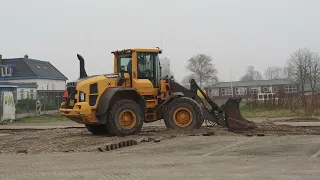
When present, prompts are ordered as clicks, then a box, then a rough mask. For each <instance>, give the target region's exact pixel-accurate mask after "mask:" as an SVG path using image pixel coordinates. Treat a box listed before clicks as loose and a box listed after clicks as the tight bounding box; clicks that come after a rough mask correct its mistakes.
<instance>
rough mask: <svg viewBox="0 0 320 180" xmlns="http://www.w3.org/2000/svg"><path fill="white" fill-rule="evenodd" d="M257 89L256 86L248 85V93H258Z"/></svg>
mask: <svg viewBox="0 0 320 180" xmlns="http://www.w3.org/2000/svg"><path fill="white" fill-rule="evenodd" d="M258 92H259V90H258V87H250V89H249V93H250V94H258Z"/></svg>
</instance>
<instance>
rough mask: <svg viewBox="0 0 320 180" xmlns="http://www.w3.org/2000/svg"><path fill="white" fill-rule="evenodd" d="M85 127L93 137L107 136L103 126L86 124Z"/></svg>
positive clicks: (106, 130)
mask: <svg viewBox="0 0 320 180" xmlns="http://www.w3.org/2000/svg"><path fill="white" fill-rule="evenodd" d="M85 126H86V128H87V129H88V131H89V132H91V133H92V134H94V135H103V134H109V133H108V129H107V128H106V126H105V125H104V124H86V125H85Z"/></svg>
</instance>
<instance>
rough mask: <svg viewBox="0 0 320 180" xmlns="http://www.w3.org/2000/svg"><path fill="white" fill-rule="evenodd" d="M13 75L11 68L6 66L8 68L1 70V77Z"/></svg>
mask: <svg viewBox="0 0 320 180" xmlns="http://www.w3.org/2000/svg"><path fill="white" fill-rule="evenodd" d="M11 74H12V70H11V67H9V66H6V67H2V68H1V75H2V76H11Z"/></svg>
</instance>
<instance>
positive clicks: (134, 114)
mask: <svg viewBox="0 0 320 180" xmlns="http://www.w3.org/2000/svg"><path fill="white" fill-rule="evenodd" d="M143 119H144V118H143V113H142V110H141V108H140V106H139V105H138V104H137V103H136V102H135V101H133V100H130V99H123V100H120V101H118V102H116V103H115V104H113V105H112V107H111V108H110V109H109V110H108V119H107V123H106V127H107V129H108V131H109V132H110V134H111V135H115V136H125V135H132V134H137V133H138V132H140V130H141V128H142V125H143Z"/></svg>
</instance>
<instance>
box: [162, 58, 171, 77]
mask: <svg viewBox="0 0 320 180" xmlns="http://www.w3.org/2000/svg"><path fill="white" fill-rule="evenodd" d="M160 65H161V76H162V77H164V76H166V75H168V76H169V77H170V76H172V74H171V73H170V72H171V71H170V59H168V58H164V59H160Z"/></svg>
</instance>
